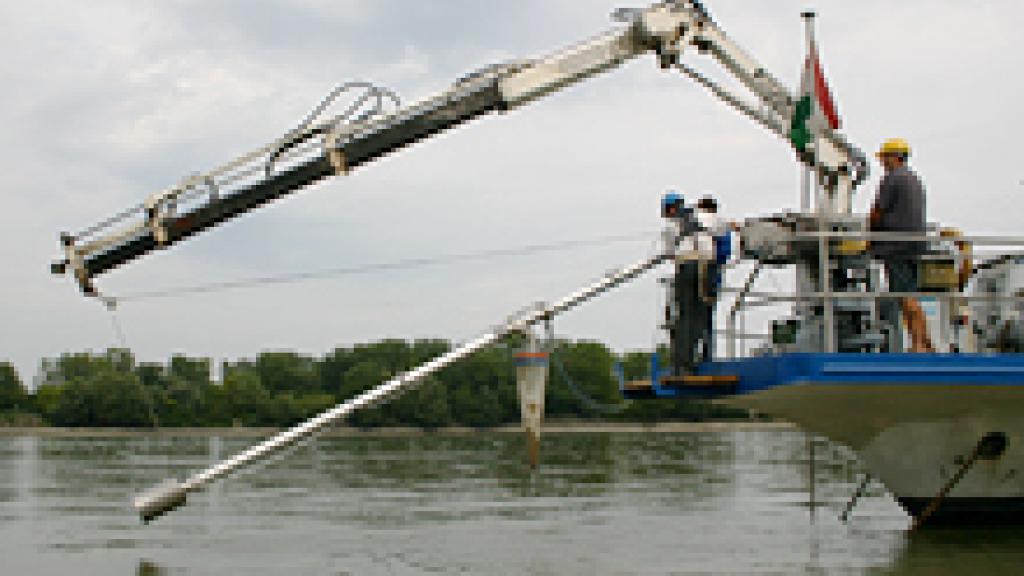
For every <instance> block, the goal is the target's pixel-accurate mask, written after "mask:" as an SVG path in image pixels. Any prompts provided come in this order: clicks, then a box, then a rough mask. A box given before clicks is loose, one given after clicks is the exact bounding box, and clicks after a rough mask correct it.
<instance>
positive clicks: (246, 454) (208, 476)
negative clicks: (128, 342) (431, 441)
mask: <svg viewBox="0 0 1024 576" xmlns="http://www.w3.org/2000/svg"><path fill="white" fill-rule="evenodd" d="M667 259H668V256H666V255H664V254H659V255H657V256H652V257H649V258H646V259H644V260H641V261H639V262H637V263H636V264H633V265H632V266H629V267H627V268H623V269H621V270H613V271H611V272H609V273H608V274H606V275H605V276H604V277H603V278H601V279H600V280H598V281H596V282H594V283H592V284H590V285H588V286H586V287H584V288H582V289H580V290H577V291H576V292H573V293H572V294H569V295H568V296H566V297H564V298H562V299H561V300H559V301H558V302H556V303H554V304H552V305H550V306H549V305H538V306H536V307H533V308H531V309H530V310H529V311H527V312H524V313H522V314H520V315H517V316H514V317H512V318H510V319H508V320H507V321H506V322H505V323H504V324H502V325H500V326H497V327H495V328H493V329H492V330H490V331H489V332H487V333H486V334H484V335H482V336H479V337H478V338H476V339H475V340H472V341H470V342H467V343H465V344H463V345H461V346H459V347H457V348H455V349H454V350H452V351H450V352H448V353H446V354H443V355H441V356H438V357H437V358H434V359H433V360H430V361H429V362H427V363H425V364H422V365H420V366H417V367H416V368H413V369H412V370H409V371H408V372H404V373H402V374H400V375H398V376H396V377H394V378H392V379H391V380H388V381H387V382H385V383H383V384H381V385H380V386H377V387H376V388H372V389H370V390H368V391H366V392H363V393H362V394H360V395H358V396H356V397H355V398H353V399H351V400H348V401H346V402H344V403H342V404H339V405H337V406H335V407H334V408H331V409H329V410H327V411H325V412H323V413H321V414H319V415H317V416H314V417H312V418H310V419H309V420H306V421H305V422H302V423H301V424H298V425H296V426H294V427H292V428H290V429H288V430H285V431H284V432H281V433H279V434H277V435H276V436H273V437H271V438H268V439H267V440H264V441H263V442H261V443H259V444H257V445H255V446H252V447H250V448H248V449H247V450H244V451H243V452H240V453H238V454H236V455H235V456H232V457H231V458H228V459H226V460H223V461H221V462H220V463H218V464H215V465H213V466H211V467H209V468H207V469H206V470H203V471H201V472H198V473H196V474H194V475H193V476H191V477H190V478H188V479H187V480H185V481H184V482H179V481H178V480H176V479H174V478H169V479H167V480H164V481H163V482H161V483H159V484H157V485H156V486H153V487H152V488H150V489H148V490H146V491H144V492H142V493H140V494H139V495H137V496H136V497H135V498H134V499H133V500H132V507H133V508H134V509H135V511H136V512H137V513H138V514H139V517H140V518H141V519H142V521H143V522H149V521H150V520H154V519H156V518H158V517H160V516H162V515H164V514H166V513H167V512H170V511H171V510H174V509H175V508H177V507H179V506H181V505H183V504H184V503H185V499H186V496H187V495H188V494H189V493H190V492H196V491H198V490H201V489H202V488H204V487H205V486H207V485H209V484H211V483H213V482H214V481H216V480H219V479H222V478H225V477H227V476H230V475H231V474H233V473H235V472H237V471H239V470H241V469H242V468H245V467H247V466H250V465H252V464H255V463H257V462H260V461H263V460H267V459H268V458H270V457H271V456H273V455H274V454H277V453H279V452H281V451H282V450H284V449H286V448H288V447H290V446H294V445H296V444H297V443H299V442H300V441H302V440H306V439H309V438H312V437H313V436H315V435H316V434H318V433H320V432H323V431H324V430H325V429H327V428H328V427H330V426H331V425H333V424H335V423H337V422H338V421H340V420H341V419H343V418H345V417H347V416H348V415H350V414H352V413H353V412H355V411H356V410H360V409H363V408H368V407H370V406H373V405H375V404H380V403H383V402H387V401H388V400H391V399H392V398H394V397H395V396H396V395H398V394H399V393H401V392H403V391H405V390H406V389H409V388H411V387H413V386H414V385H416V384H418V383H419V382H420V381H421V380H423V378H425V377H426V376H428V375H430V374H433V373H434V372H437V371H438V370H440V369H442V368H444V367H445V366H448V365H450V364H453V363H455V362H457V361H458V360H461V359H462V358H465V357H466V356H469V355H470V354H472V353H474V352H476V351H477V350H480V349H481V348H484V347H486V346H488V345H490V344H492V343H494V342H495V341H497V340H498V339H499V338H501V337H503V336H505V335H507V334H509V333H511V332H519V331H522V330H525V329H527V328H529V327H531V326H533V325H535V324H538V323H540V322H543V321H545V320H550V319H551V318H554V317H555V316H558V315H559V314H562V313H564V312H567V311H569V310H571V309H573V308H575V307H576V306H578V305H580V304H583V303H584V302H587V301H588V300H591V299H593V298H596V297H597V296H600V295H602V294H604V293H605V292H607V291H609V290H611V289H613V288H616V287H618V286H620V285H622V284H625V283H628V282H631V281H632V280H635V279H636V278H638V277H640V276H642V275H643V274H645V273H647V272H649V271H650V270H652V269H653V268H655V267H657V266H658V265H659V264H661V263H662V262H664V261H665V260H667Z"/></svg>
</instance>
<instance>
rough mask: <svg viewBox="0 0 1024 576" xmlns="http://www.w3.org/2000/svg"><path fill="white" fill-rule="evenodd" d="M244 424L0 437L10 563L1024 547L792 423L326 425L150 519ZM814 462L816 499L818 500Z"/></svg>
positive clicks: (1, 546)
mask: <svg viewBox="0 0 1024 576" xmlns="http://www.w3.org/2000/svg"><path fill="white" fill-rule="evenodd" d="M255 440H256V439H253V438H250V439H246V438H235V437H231V438H201V437H200V438H197V437H178V438H174V437H152V436H147V437H128V438H36V437H16V438H10V437H0V457H2V460H0V518H2V522H0V557H3V558H4V562H5V564H4V570H3V572H4V573H5V574H6V573H11V574H21V573H25V574H28V573H33V574H48V573H54V574H63V573H68V572H69V571H70V572H74V573H76V574H118V573H121V574H132V573H134V574H147V575H149V574H178V573H246V574H292V573H328V574H346V573H349V574H380V573H398V574H403V573H423V572H431V571H436V572H442V573H449V572H459V571H461V572H466V573H488V574H495V573H497V574H595V573H600V574H604V573H616V574H668V573H673V574H687V573H708V572H729V573H752V574H759V573H785V574H792V573H808V572H809V573H814V574H832V573H840V574H858V573H865V574H867V573H872V574H874V573H885V574H889V573H892V574H924V573H929V574H931V573H935V574H952V573H959V572H968V573H981V572H985V570H984V569H985V568H1000V567H1003V566H1009V565H1014V566H1018V565H1024V557H1022V554H1024V553H1022V552H1021V550H1024V532H1022V531H1020V530H1016V529H1008V530H1001V531H965V530H940V531H931V530H929V531H925V532H922V533H919V534H913V535H911V536H907V532H906V529H907V525H908V523H907V519H906V516H905V515H904V514H903V513H902V511H900V509H899V507H898V506H897V505H896V504H895V502H894V501H893V500H892V498H891V497H889V496H888V495H887V494H886V493H885V492H884V491H883V490H881V489H880V488H878V487H877V486H876V487H875V488H873V489H872V490H871V491H870V492H869V494H868V496H867V497H866V498H865V499H864V501H863V502H862V503H861V504H860V505H859V506H858V508H857V510H856V511H855V513H854V516H853V519H852V520H851V522H850V523H849V524H848V525H846V524H842V523H840V522H839V521H838V519H837V518H838V514H839V512H840V511H841V509H842V507H843V505H844V504H845V503H846V500H847V498H848V497H849V496H850V494H852V492H853V490H854V488H855V487H856V482H857V474H858V473H859V472H861V470H860V468H859V467H858V466H857V464H856V462H855V461H854V460H853V459H852V455H851V454H850V453H849V452H848V451H846V450H845V449H843V448H842V447H839V446H836V445H832V444H829V443H827V442H820V443H818V445H817V448H816V451H815V467H814V477H813V479H812V478H811V468H810V466H809V463H810V462H809V454H808V450H807V446H808V445H807V436H806V435H804V434H803V433H801V432H798V431H793V430H767V431H721V432H707V433H694V434H561V435H554V434H548V435H545V437H544V439H543V444H542V451H541V456H542V464H541V468H540V469H539V470H537V471H531V470H530V469H529V467H528V466H527V464H526V460H525V448H524V443H523V439H522V437H521V436H519V435H506V434H486V433H485V434H479V435H469V436H443V435H426V436H410V437H391V438H388V437H354V438H340V437H339V438H325V439H321V440H318V441H316V442H314V443H312V444H309V445H307V446H304V447H302V448H300V449H298V450H296V451H294V452H293V453H292V454H290V455H289V456H288V458H286V459H284V460H282V461H279V462H277V463H274V464H272V465H270V466H267V467H265V468H263V469H259V470H256V471H254V472H252V473H250V474H247V475H245V476H242V477H240V478H237V479H233V480H230V481H228V482H224V483H221V484H217V485H215V486H213V487H212V488H211V489H210V490H209V491H208V492H206V493H203V494H197V495H194V496H193V497H191V498H190V502H189V504H188V505H187V506H186V507H184V508H183V509H181V510H178V511H176V512H174V513H173V514H171V515H170V516H168V517H166V518H164V519H161V520H160V521H158V522H156V523H154V524H152V525H150V526H148V527H142V526H141V525H140V524H139V523H138V521H137V519H136V518H135V517H134V515H133V514H132V512H131V511H130V509H129V507H128V506H127V500H128V497H129V496H130V495H131V494H133V493H134V492H136V491H137V490H139V489H142V488H144V487H147V486H149V485H151V484H152V483H154V482H156V481H158V480H160V479H163V478H166V477H169V476H174V477H178V478H182V477H185V476H187V475H188V474H189V473H191V472H194V471H196V470H198V469H201V468H204V467H206V466H208V465H210V464H211V463H213V462H216V461H218V460H220V459H221V458H223V457H225V456H229V455H231V454H234V453H236V452H237V451H239V450H241V449H243V448H245V447H247V446H249V445H250V444H252V443H253V442H254V441H255ZM812 480H813V483H814V486H815V498H816V501H817V507H816V508H815V509H814V510H813V512H814V516H813V519H814V521H813V522H812V521H811V518H812V516H811V515H810V512H811V509H810V504H811V502H810V493H809V487H810V485H811V482H812Z"/></svg>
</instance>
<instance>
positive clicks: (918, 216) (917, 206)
mask: <svg viewBox="0 0 1024 576" xmlns="http://www.w3.org/2000/svg"><path fill="white" fill-rule="evenodd" d="M874 208H875V210H876V211H877V212H878V220H877V221H876V222H875V223H874V225H873V226H872V227H871V231H872V232H905V233H908V234H924V233H925V225H926V220H925V192H924V184H922V183H921V179H920V178H918V177H917V174H914V172H913V171H911V170H910V169H909V168H907V167H906V166H900V167H899V168H895V169H893V170H891V171H889V173H887V174H886V175H885V177H884V178H882V182H881V184H880V185H879V186H878V196H877V197H876V198H875V206H874ZM924 249H925V243H924V242H881V241H877V242H872V243H871V252H872V254H874V255H875V257H877V258H884V259H892V258H900V257H904V256H905V257H910V258H912V257H915V256H917V255H919V254H921V253H922V252H924Z"/></svg>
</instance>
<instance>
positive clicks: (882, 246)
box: [869, 138, 935, 352]
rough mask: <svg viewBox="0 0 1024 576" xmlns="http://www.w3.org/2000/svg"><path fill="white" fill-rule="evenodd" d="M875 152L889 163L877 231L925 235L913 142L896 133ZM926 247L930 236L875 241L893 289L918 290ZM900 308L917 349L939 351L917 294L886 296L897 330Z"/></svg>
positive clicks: (883, 307)
mask: <svg viewBox="0 0 1024 576" xmlns="http://www.w3.org/2000/svg"><path fill="white" fill-rule="evenodd" d="M875 156H876V157H877V158H878V160H879V162H881V164H882V167H883V168H884V169H885V175H884V176H883V177H882V181H881V183H880V184H879V186H878V195H877V196H876V197H875V202H874V205H873V206H872V207H871V215H870V217H869V221H870V230H871V232H880V233H890V234H891V233H897V234H905V235H920V236H923V235H924V234H925V230H926V228H925V226H926V220H925V207H926V201H925V200H926V199H925V190H924V184H922V183H921V179H920V178H918V176H917V174H915V173H914V172H913V171H912V170H911V169H910V168H909V167H908V166H907V163H908V160H909V158H910V146H909V145H908V144H907V142H906V141H905V140H902V139H900V138H893V139H891V140H886V141H885V142H884V143H883V144H882V147H881V148H880V149H879V150H878V153H877V154H875ZM923 251H924V242H921V241H903V240H900V241H885V240H884V239H883V238H878V239H876V240H875V241H873V242H872V243H871V253H872V255H873V256H874V257H875V258H878V259H879V260H881V261H882V264H883V265H884V267H885V275H886V278H887V281H888V283H889V291H890V292H917V291H918V271H917V264H918V260H919V258H920V255H921V253H922V252H923ZM900 308H902V309H903V321H904V323H905V324H906V326H907V331H908V332H909V333H910V339H911V341H912V344H911V346H912V347H911V352H934V351H935V349H934V348H933V347H932V343H931V339H930V338H929V337H928V325H927V323H926V320H925V315H924V311H923V310H922V309H921V305H920V304H919V303H918V302H917V300H916V299H915V298H901V299H899V300H893V299H883V300H881V301H880V303H879V312H880V314H881V316H882V321H883V322H885V323H886V324H888V325H889V327H890V329H891V330H893V331H896V328H897V327H898V318H899V312H900ZM893 340H894V337H892V336H891V337H890V349H893V347H894V344H895V342H893ZM895 341H896V342H898V339H895ZM897 349H898V348H897Z"/></svg>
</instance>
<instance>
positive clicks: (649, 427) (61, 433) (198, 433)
mask: <svg viewBox="0 0 1024 576" xmlns="http://www.w3.org/2000/svg"><path fill="white" fill-rule="evenodd" d="M790 428H794V425H793V424H790V423H788V422H755V421H722V422H659V423H654V424H645V423H628V422H623V423H620V422H552V423H550V424H545V425H544V433H545V434H595V433H617V434H635V433H653V434H665V433H676V434H678V433H700V432H719V431H736V430H779V429H783V430H784V429H790ZM282 430H284V428H247V427H231V428H57V427H52V426H38V427H34V426H33V427H16V426H13V427H0V436H38V437H46V438H124V437H139V436H152V437H207V436H220V437H236V438H250V437H251V438H262V437H266V436H271V435H273V434H276V433H277V432H280V431H282ZM522 431H523V429H522V427H521V426H519V425H508V426H496V427H493V428H486V429H480V428H467V427H462V426H450V427H446V428H438V429H435V430H424V429H422V428H411V427H394V428H371V429H361V428H354V427H351V426H337V427H334V428H331V429H330V430H327V431H326V432H324V433H323V435H325V436H340V437H345V436H385V437H391V436H427V435H439V436H468V435H472V434H478V433H480V432H487V433H502V434H520V433H522Z"/></svg>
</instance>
